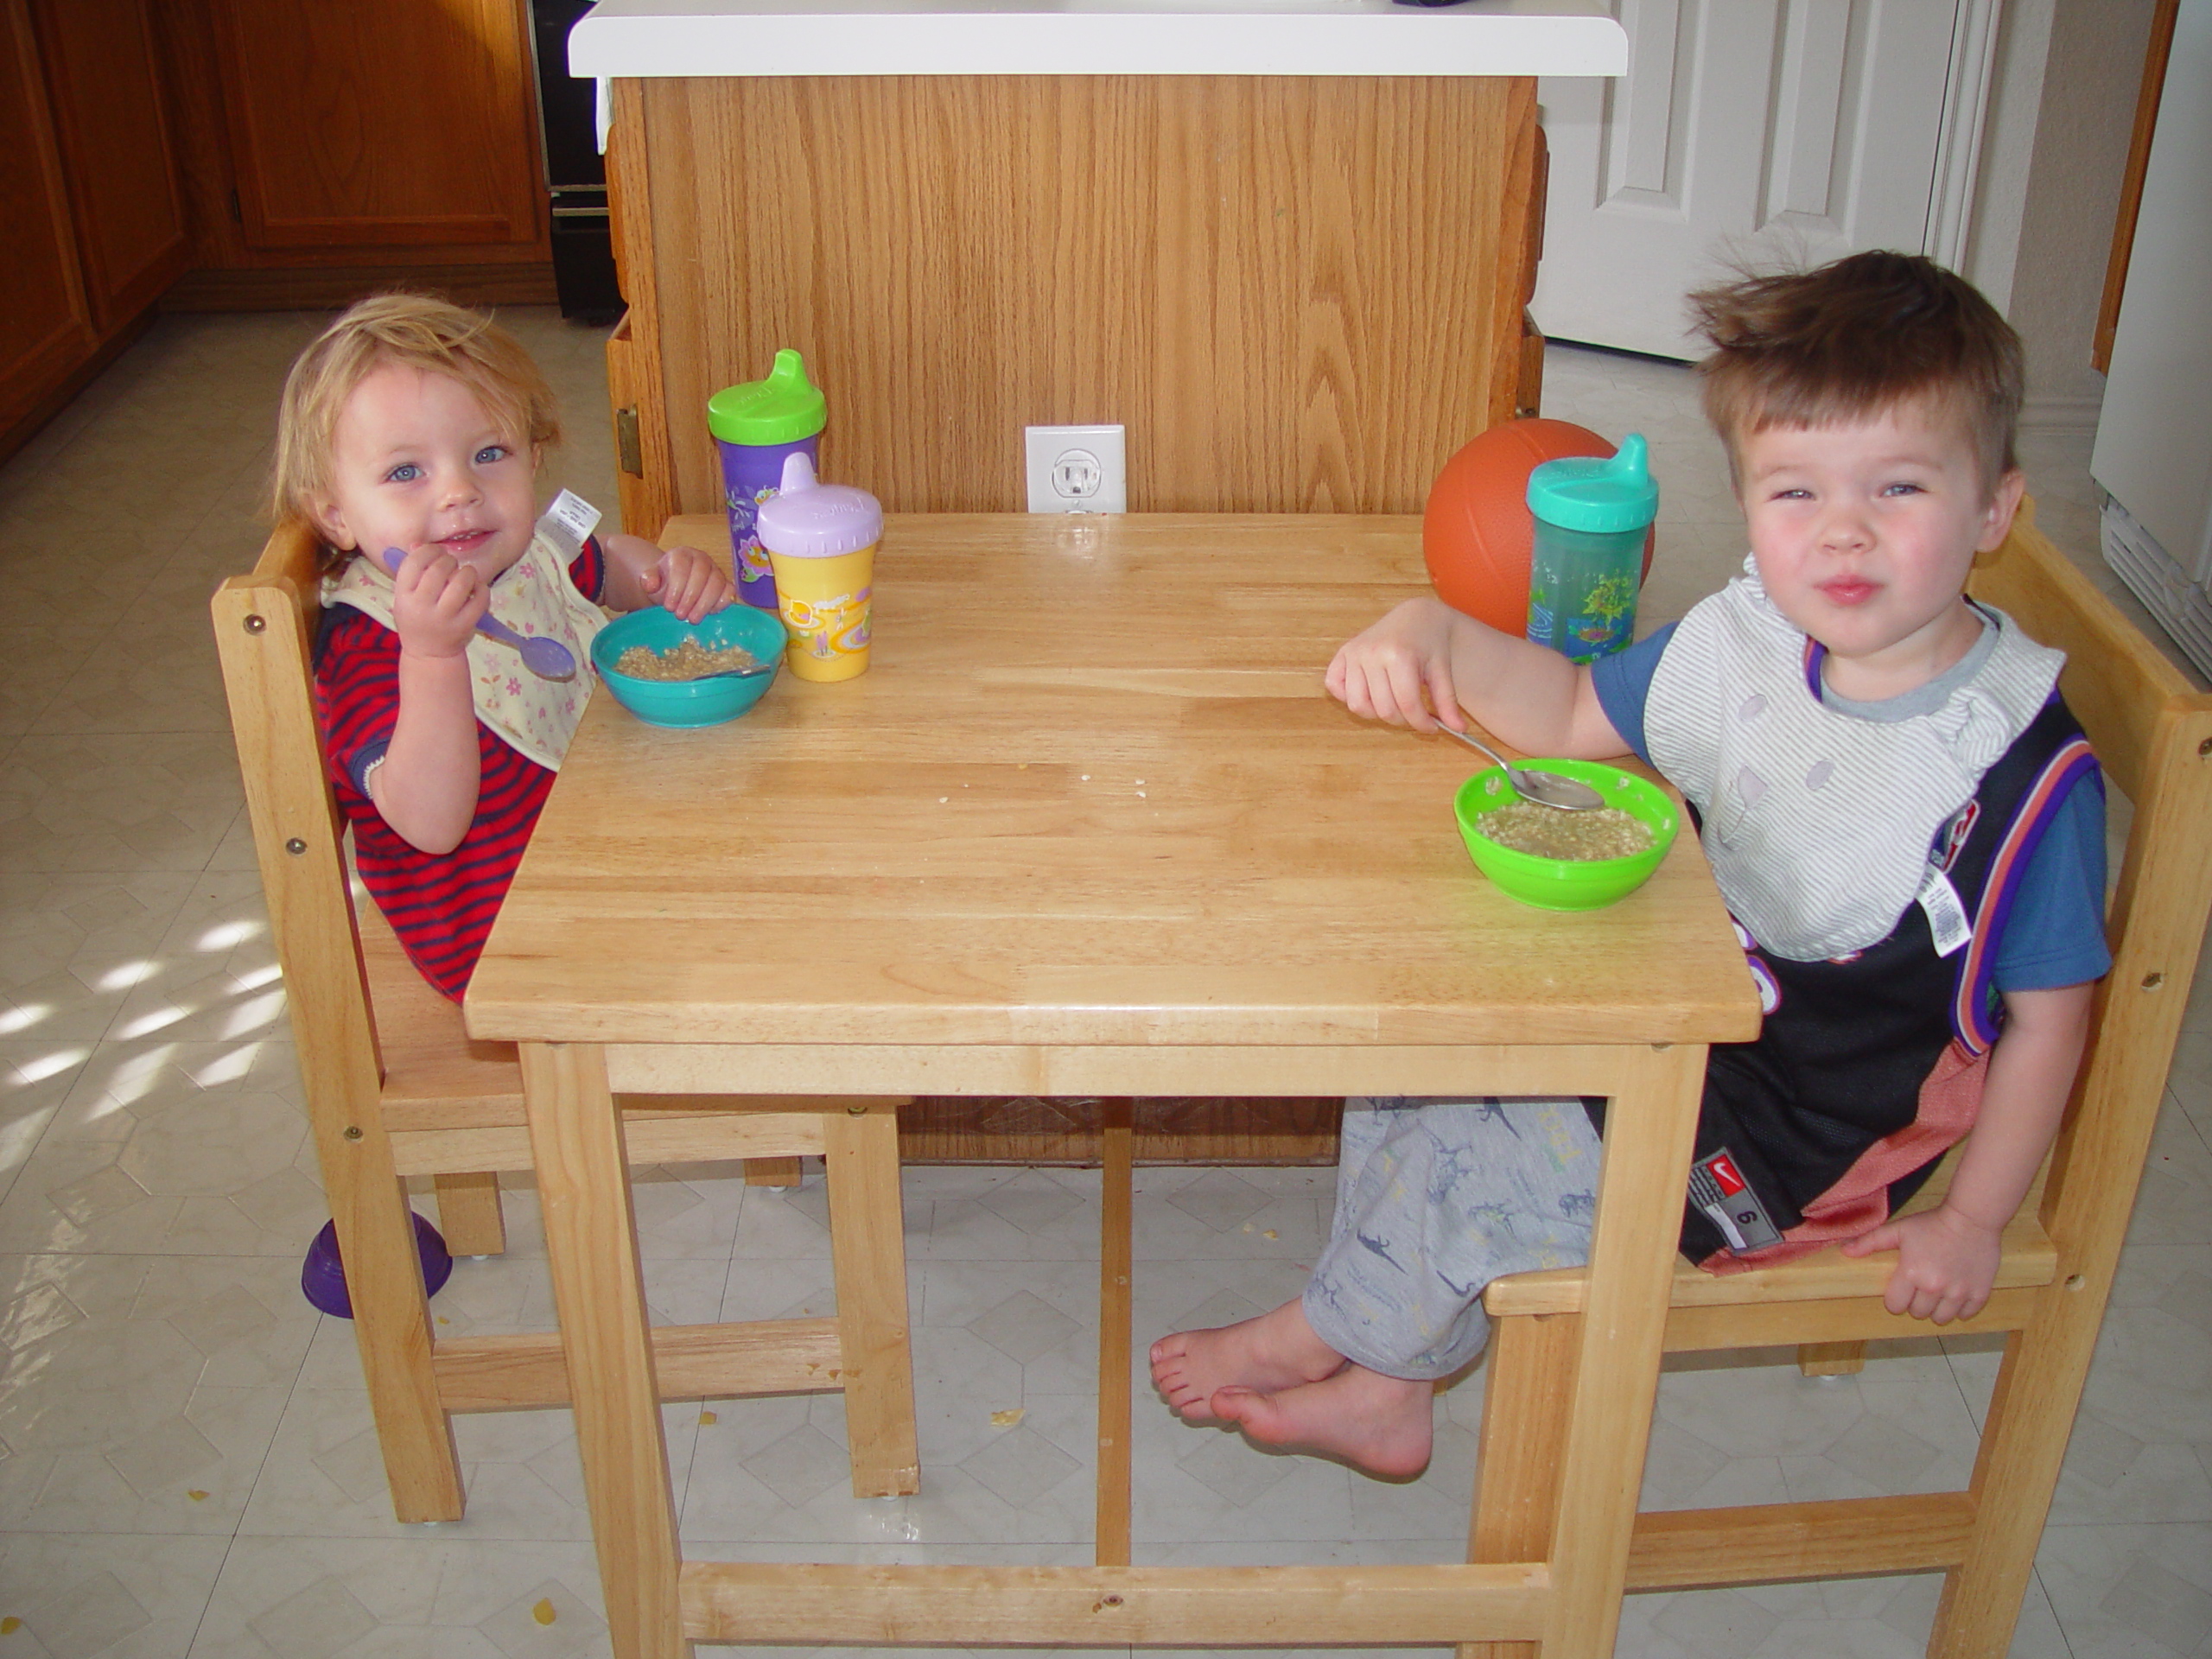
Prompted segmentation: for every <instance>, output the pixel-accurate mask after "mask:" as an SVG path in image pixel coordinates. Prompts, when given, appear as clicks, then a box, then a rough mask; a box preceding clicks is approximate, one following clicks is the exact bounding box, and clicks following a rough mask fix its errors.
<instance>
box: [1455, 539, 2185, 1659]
mask: <svg viewBox="0 0 2212 1659" xmlns="http://www.w3.org/2000/svg"><path fill="white" fill-rule="evenodd" d="M1971 585H1972V590H1973V592H1974V594H1975V595H1976V596H1977V597H1978V598H1980V599H1983V600H1986V601H1988V602H1989V603H1991V604H1993V605H1995V606H1997V607H1999V608H2001V609H2003V610H2005V611H2007V612H2009V613H2011V614H2012V616H2013V617H2014V618H2015V619H2017V620H2018V621H2019V622H2020V624H2021V625H2022V626H2024V628H2026V630H2027V631H2028V632H2029V633H2030V634H2031V636H2033V637H2034V638H2035V639H2039V640H2041V641H2042V642H2044V644H2046V645H2056V646H2058V647H2060V648H2061V649H2063V651H2064V652H2066V655H2067V664H2066V671H2065V673H2064V675H2063V678H2062V680H2061V682H2060V683H2061V686H2062V689H2063V690H2064V692H2065V695H2066V699H2067V702H2068V703H2069V705H2070V706H2071V707H2072V709H2073V710H2074V713H2075V717H2076V718H2077V719H2079V720H2080V721H2081V722H2082V727H2083V728H2084V729H2085V730H2086V731H2087V732H2088V735H2089V740H2090V741H2091V742H2092V743H2093V744H2094V746H2095V747H2096V750H2097V754H2098V757H2099V759H2100V760H2101V761H2102V763H2103V766H2104V769H2105V773H2106V776H2107V779H2108V780H2109V781H2110V783H2111V784H2112V785H2113V787H2114V788H2115V789H2117V790H2118V791H2120V792H2121V793H2123V794H2125V795H2126V797H2127V798H2128V799H2129V800H2130V801H2131V802H2132V803H2133V807H2134V817H2133V824H2132V826H2131V829H2130V831H2129V834H2128V837H2127V849H2126V855H2125V857H2124V858H2123V860H2122V861H2121V864H2120V880H2119V885H2118V887H2117V888H2116V890H2115V891H2114V893H2113V898H2112V902H2111V907H2110V912H2109V919H2108V923H2107V931H2108V933H2109V935H2110V938H2111V944H2112V952H2113V969H2112V973H2111V974H2110V976H2107V979H2106V980H2105V982H2104V983H2103V984H2102V985H2101V987H2100V988H2099V990H2098V995H2097V1001H2096V1007H2095V1013H2094V1022H2093V1024H2092V1027H2091V1030H2090V1035H2089V1043H2088V1053H2087V1056H2086V1058H2084V1060H2083V1062H2082V1072H2081V1076H2080V1077H2078V1078H2077V1079H2076V1081H2075V1091H2074V1096H2073V1099H2072V1101H2071V1103H2069V1108H2068V1112H2067V1117H2066V1122H2065V1126H2064V1128H2063V1129H2062V1130H2061V1132H2060V1134H2059V1136H2058V1141H2057V1143H2056V1146H2055V1147H2053V1149H2052V1153H2051V1156H2050V1162H2049V1163H2048V1165H2047V1166H2046V1167H2045V1171H2044V1178H2043V1179H2039V1181H2038V1183H2037V1188H2036V1190H2035V1191H2034V1192H2031V1193H2030V1194H2029V1197H2028V1198H2027V1200H2026V1202H2025V1203H2024V1205H2022V1207H2021V1211H2020V1213H2019V1215H2018V1217H2016V1218H2015V1220H2014V1221H2013V1223H2012V1225H2011V1227H2010V1228H2008V1229H2007V1230H2006V1231H2005V1242H2004V1256H2003V1265H2002V1266H2001V1268H1999V1273H1998V1277H1997V1286H1998V1288H1997V1290H1996V1292H1995V1294H1993V1296H1992V1297H1991V1298H1990V1300H1989V1304H1988V1306H1986V1307H1985V1308H1984V1309H1983V1310H1982V1311H1981V1312H1980V1313H1978V1314H1976V1315H1975V1316H1974V1318H1973V1319H1961V1320H1957V1321H1955V1322H1953V1323H1952V1324H1950V1325H1945V1326H1943V1327H1942V1332H1941V1333H1942V1334H1943V1335H1961V1334H1965V1333H1967V1332H1985V1331H2001V1332H2005V1333H2007V1334H2006V1340H2005V1357H2004V1364H2003V1369H2002V1370H2001V1371H2000V1372H1999V1376H1998V1383H1997V1391H1996V1395H1995V1397H1994V1398H1993V1400H1992V1401H1991V1402H1990V1407H1989V1414H1988V1418H1987V1421H1986V1423H1985V1424H1984V1426H1983V1428H1982V1434H1981V1446H1980V1453H1979V1455H1978V1457H1977V1458H1976V1459H1975V1463H1974V1477H1973V1484H1971V1485H1970V1486H1968V1487H1967V1490H1965V1491H1952V1492H1936V1493H1929V1494H1925V1495H1921V1496H1916V1497H1871V1498H1853V1499H1848V1500H1845V1501H1840V1502H1834V1503H1774V1504H1764V1505H1758V1506H1751V1507H1745V1508H1738V1509H1713V1510H1664V1511H1656V1512H1652V1513H1647V1514H1645V1515H1643V1516H1639V1517H1638V1518H1637V1524H1636V1532H1635V1538H1634V1542H1633V1544H1632V1546H1631V1549H1630V1558H1629V1569H1628V1586H1629V1588H1630V1589H1631V1590H1656V1589H1675V1588H1688V1587H1691V1586H1710V1585H1720V1584H1756V1583H1762V1582H1770V1581H1774V1580H1791V1579H1821V1578H1843V1577H1852V1576H1858V1575H1861V1574H1868V1573H1924V1572H1929V1571H1932V1570H1934V1569H1936V1568H1939V1567H1940V1568H1942V1569H1943V1570H1944V1572H1945V1573H1946V1578H1945V1581H1944V1586H1943V1594H1942V1603H1941V1605H1940V1607H1939V1609H1938V1611H1937V1613H1936V1627H1935V1632H1934V1634H1933V1636H1932V1637H1930V1639H1929V1648H1928V1651H1929V1654H1931V1655H1938V1656H1966V1655H1986V1656H1996V1655H2000V1654H2002V1653H2004V1651H2005V1649H2006V1648H2007V1646H2008V1645H2009V1644H2010V1643H2011V1641H2012V1626H2013V1623H2014V1621H2015V1620H2016V1618H2018V1614H2019V1609H2020V1602H2021V1598H2022V1597H2023V1596H2024V1593H2025V1592H2026V1590H2027V1580H2028V1574H2029V1571H2030V1569H2031V1567H2032V1566H2033V1564H2034V1560H2035V1553H2036V1545H2037V1540H2038V1539H2039V1538H2040V1537H2041V1535H2042V1533H2043V1526H2044V1516H2045V1514H2046V1512H2047V1511H2048V1510H2049V1509H2050V1497H2051V1491H2052V1489H2053V1487H2054V1486H2055V1485H2056V1483H2057V1479H2058V1471H2059V1464H2060V1461H2061V1459H2063V1456H2064V1454H2065V1451H2066V1441H2067V1436H2068V1434H2069V1432H2070V1430H2071V1428H2072V1426H2073V1421H2074V1413H2075V1407H2076V1406H2077V1405H2078V1403H2079V1402H2080V1400H2081V1396H2082V1383H2083V1380H2084V1379H2085V1377H2086V1376H2087V1375H2088V1367H2089V1358H2090V1354H2091V1351H2092V1350H2093V1349H2094V1346H2095V1344H2096V1337H2097V1327H2098V1325H2099V1324H2100V1322H2101V1320H2102V1319H2103V1317H2104V1307H2105V1300H2106V1298H2107V1296H2108V1295H2109V1294H2110V1293H2111V1289H2112V1281H2113V1272H2114V1270H2115V1268H2116V1267H2117V1264H2118V1262H2119V1258H2120V1242H2121V1240H2122V1238H2123V1237H2124V1236H2125V1235H2126V1230H2127V1223H2128V1215H2129V1211H2131V1210H2132V1209H2133V1205H2134V1199H2135V1189H2136V1185H2137V1183H2138V1181H2139V1179H2140V1178H2141V1175H2142V1170H2143V1163H2144V1160H2145V1156H2146V1154H2147V1153H2148V1150H2149V1147H2150V1142H2151V1134H2152V1128H2153V1126H2154V1124H2155V1123H2156V1122H2157V1119H2158V1103H2159V1099H2160V1096H2161V1095H2162V1094H2163V1092H2164V1087H2165V1078H2166V1069H2167V1065H2168V1064H2169V1062H2170V1061H2171V1058H2172V1055H2173V1048H2174V1041H2175V1038H2176V1034H2177V1032H2178V1031H2179V1028H2180V1024H2181V1018H2182V1013H2183V1007H2184V1005H2185V1004H2186V1002H2187V1001H2188V999H2189V990H2190V979H2191V977H2192V976H2193V975H2194V974H2195V972H2196V957H2197V951H2198V947H2199V946H2200V944H2202V939H2203V935H2204V929H2205V920H2206V914H2207V912H2208V909H2212V855H2208V854H2207V850H2206V837H2207V835H2208V827H2209V826H2212V696H2208V695H2205V694H2202V693H2199V692H2196V691H2193V690H2190V686H2189V683H2188V682H2187V681H2186V680H2185V679H2183V677H2182V676H2181V675H2180V674H2179V673H2178V672H2177V671H2175V669H2174V668H2173V667H2172V665H2171V664H2169V663H2168V662H2167V661H2166V659H2165V658H2164V657H2162V656H2161V655H2160V654H2159V653H2158V651H2157V650H2156V649H2154V648H2153V647H2152V645H2151V644H2150V643H2149V642H2148V641H2147V640H2145V639H2144V638H2143V637H2142V636H2141V635H2140V634H2139V633H2138V632H2136V631H2135V630H2134V628H2133V627H2132V626H2129V624H2128V623H2127V621H2126V620H2125V619H2124V618H2123V617H2121V615H2120V613H2119V612H2118V611H2116V610H2115V609H2114V608H2113V606H2112V605H2111V603H2110V602H2109V601H2107V600H2106V599H2105V598H2104V596H2103V595H2102V594H2099V593H2098V592H2097V591H2096V589H2095V588H2094V587H2092V586H2091V585H2090V583H2089V582H2088V579H2087V578H2086V577H2084V576H2083V575H2082V574H2081V573H2080V572H2079V571H2078V570H2076V569H2075V568H2074V566H2073V565H2072V564H2070V563H2068V561H2067V559H2066V557H2065V556H2064V555H2063V554H2062V553H2060V552H2059V551H2058V550H2057V549H2056V548H2055V547H2054V546H2052V545H2051V543H2050V540H2049V539H2048V538H2047V537H2044V535H2043V534H2042V533H2041V532H2040V531H2037V529H2036V528H2035V525H2034V521H2033V517H2032V513H2031V510H2029V509H2027V508H2025V507H2024V508H2023V510H2022V512H2021V514H2020V517H2019V520H2018V523H2017V524H2015V526H2014V528H2013V531H2012V536H2011V537H2009V538H2008V539H2007V540H2006V541H2005V544H2004V545H2003V546H2002V547H2001V548H1999V550H1997V551H1996V553H1994V554H1993V555H1991V556H1988V557H1987V558H1986V560H1985V561H1984V562H1983V563H1981V565H1980V567H1979V568H1978V569H1976V571H1975V573H1974V579H1973V582H1972V584H1971ZM1939 1174H1940V1172H1939ZM1934 1184H1935V1183H1934V1182H1932V1181H1931V1183H1930V1185H1934ZM1913 1207H1919V1206H1918V1205H1917V1204H1916V1205H1915V1206H1913ZM1601 1224H1602V1222H1601ZM1896 1259H1897V1258H1896V1256H1895V1255H1878V1256H1870V1257H1866V1258H1864V1259H1861V1260H1856V1261H1854V1260H1851V1259H1849V1258H1847V1257H1845V1256H1843V1255H1839V1254H1838V1253H1837V1252H1835V1251H1834V1250H1833V1249H1831V1250H1827V1251H1823V1252H1821V1254H1819V1255H1812V1256H1808V1257H1805V1258H1802V1259H1801V1260H1799V1261H1796V1262H1790V1263H1788V1264H1786V1265H1784V1266H1782V1267H1777V1268H1764V1269H1761V1270H1758V1271H1754V1272H1751V1273H1745V1274H1738V1275H1736V1276H1733V1277H1730V1278H1725V1279H1716V1278H1713V1277H1711V1276H1710V1275H1708V1274H1704V1273H1702V1272H1700V1271H1699V1270H1698V1269H1697V1268H1694V1267H1691V1266H1689V1265H1688V1264H1687V1263H1682V1264H1680V1265H1679V1266H1678V1267H1677V1268H1676V1271H1675V1284H1674V1296H1673V1303H1672V1311H1671V1313H1669V1318H1668V1321H1667V1336H1666V1344H1667V1347H1668V1350H1669V1351H1704V1350H1711V1349H1719V1348H1752V1347H1761V1346H1767V1345H1770V1344H1801V1346H1800V1350H1799V1354H1800V1363H1801V1366H1802V1368H1803V1369H1804V1370H1807V1371H1808V1373H1820V1372H1834V1371H1840V1370H1855V1369H1857V1364H1858V1361H1859V1355H1860V1351H1861V1350H1862V1349H1863V1345H1864V1344H1865V1343H1866V1340H1867V1339H1868V1338H1876V1337H1925V1336H1928V1335H1930V1334H1934V1333H1936V1327H1935V1326H1932V1325H1929V1324H1928V1323H1927V1322H1926V1321H1924V1320H1916V1319H1911V1318H1909V1317H1907V1316H1904V1315H1898V1314H1891V1313H1888V1312H1886V1311H1885V1309H1884V1308H1883V1306H1882V1290H1883V1287H1884V1285H1885V1283H1886V1282H1887V1281H1888V1279H1889V1275H1890V1270H1891V1268H1892V1267H1893V1266H1894V1265H1895V1262H1896ZM1582 1290H1583V1274H1582V1273H1581V1270H1580V1269H1567V1270H1562V1271H1557V1272H1548V1273H1534V1274H1519V1275H1516V1276H1515V1277H1512V1278H1510V1279H1503V1280H1500V1281H1497V1283H1495V1284H1493V1285H1492V1286H1491V1288H1490V1292H1489V1294H1488V1296H1487V1297H1486V1299H1485V1306H1487V1307H1488V1308H1489V1310H1490V1312H1491V1313H1493V1314H1495V1315H1497V1332H1496V1336H1495V1341H1494V1344H1493V1347H1492V1350H1491V1357H1490V1367H1491V1370H1490V1379H1489V1383H1488V1393H1487V1395H1486V1398H1485V1401H1484V1421H1483V1434H1482V1462H1481V1478H1480V1486H1479V1489H1478V1495H1477V1501H1476V1512H1475V1522H1474V1529H1473V1536H1472V1540H1471V1551H1470V1556H1471V1559H1472V1560H1490V1561H1510V1560H1536V1559H1541V1557H1543V1556H1544V1555H1546V1554H1548V1551H1549V1547H1550V1541H1551V1530H1552V1517H1553V1516H1554V1513H1555V1511H1556V1510H1557V1506H1558V1492H1557V1490H1556V1486H1555V1484H1554V1483H1555V1478H1556V1475H1557V1472H1558V1469H1559V1466H1560V1465H1559V1462H1558V1459H1557V1458H1556V1456H1555V1455H1554V1449H1555V1447H1556V1446H1557V1445H1558V1444H1559V1441H1560V1434H1561V1433H1562V1430H1563V1427H1564V1425H1565V1423H1566V1421H1567V1408H1568V1402H1569V1400H1570V1397H1571V1395H1572V1394H1573V1383H1574V1379H1573V1366H1574V1355H1575V1351H1576V1349H1575V1344H1576V1333H1575V1327H1576V1324H1577V1321H1578V1319H1579V1318H1580V1308H1581V1306H1582ZM1510 1645H1512V1644H1503V1643H1500V1644H1471V1645H1470V1646H1469V1647H1467V1648H1466V1649H1463V1653H1464V1654H1465V1655H1467V1656H1472V1655H1474V1654H1477V1653H1478V1652H1482V1651H1483V1650H1484V1649H1487V1648H1491V1647H1496V1648H1497V1649H1498V1650H1499V1652H1498V1655H1497V1659H1503V1652H1504V1650H1505V1649H1507V1648H1508V1647H1509V1646H1510Z"/></svg>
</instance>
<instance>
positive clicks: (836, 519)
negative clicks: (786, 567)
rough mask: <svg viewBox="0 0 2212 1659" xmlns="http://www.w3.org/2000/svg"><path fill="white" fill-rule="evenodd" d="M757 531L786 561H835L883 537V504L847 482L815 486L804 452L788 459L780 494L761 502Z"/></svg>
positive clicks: (769, 546)
mask: <svg viewBox="0 0 2212 1659" xmlns="http://www.w3.org/2000/svg"><path fill="white" fill-rule="evenodd" d="M754 533H755V534H757V535H758V536H759V537H760V545H761V546H763V547H765V548H766V549H767V550H769V551H770V552H771V553H780V554H782V555H783V556H785V558H787V559H834V558H836V557H837V556H839V555H840V554H843V553H857V552H859V551H860V550H861V549H862V548H864V547H873V546H874V545H875V544H876V543H878V542H880V541H881V540H882V539H883V505H882V503H880V502H879V501H878V500H877V499H875V498H874V496H872V495H870V494H869V493H868V492H867V491H866V490H856V489H855V488H854V487H853V486H851V485H849V484H817V482H815V479H814V463H813V462H812V461H809V460H808V459H807V458H806V454H805V452H804V451H801V452H800V453H798V454H793V455H788V456H786V457H785V460H784V480H783V487H782V490H781V492H780V493H778V494H777V495H774V496H772V497H771V498H770V499H767V500H766V501H763V502H762V503H761V504H760V518H758V519H757V520H756V521H755V523H754Z"/></svg>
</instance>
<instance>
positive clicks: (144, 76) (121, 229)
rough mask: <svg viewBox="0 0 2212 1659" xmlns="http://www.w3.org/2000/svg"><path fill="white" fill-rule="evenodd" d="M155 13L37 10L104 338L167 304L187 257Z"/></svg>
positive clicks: (116, 4) (117, 6)
mask: <svg viewBox="0 0 2212 1659" xmlns="http://www.w3.org/2000/svg"><path fill="white" fill-rule="evenodd" d="M150 3H151V0H35V16H36V19H37V25H38V35H39V44H40V48H41V54H42V55H43V56H44V58H45V60H46V81H47V90H48V95H49V97H50V98H51V99H52V100H53V109H54V126H55V129H56V130H57V132H58V133H59V135H60V147H61V154H62V158H63V169H64V171H65V173H66V174H67V177H68V181H69V193H70V196H71V199H72V200H73V204H74V206H75V208H76V225H77V245H78V247H79V250H80V251H81V252H82V253H83V256H84V280H85V289H86V297H87V299H88V300H89V302H90V303H91V306H92V317H93V321H95V323H96V324H97V325H98V326H99V329H100V331H101V332H102V333H103V334H105V333H107V332H110V331H111V330H113V329H116V328H118V327H122V326H123V325H124V323H125V322H127V321H130V319H131V318H132V317H134V316H136V315H137V314H138V313H139V312H141V311H143V310H144V309H145V308H146V307H147V306H149V305H150V304H152V303H153V302H154V301H155V300H156V299H158V298H159V297H160V296H161V293H162V289H165V288H167V287H168V285H169V283H171V282H173V281H174V280H175V278H176V276H177V274H178V273H179V272H180V271H181V270H183V269H184V267H185V264H186V260H187V258H188V254H189V251H190V249H189V245H188V240H187V237H186V231H185V219H184V202H183V199H182V196H181V193H180V192H179V190H178V188H177V177H176V169H175V162H174V160H173V151H172V149H171V146H170V142H169V128H168V111H167V110H166V109H165V107H164V105H163V102H162V90H161V83H160V72H159V70H158V68H157V67H156V58H155V49H154V36H153V26H152V24H153V20H152V18H151V16H149V5H150Z"/></svg>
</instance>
